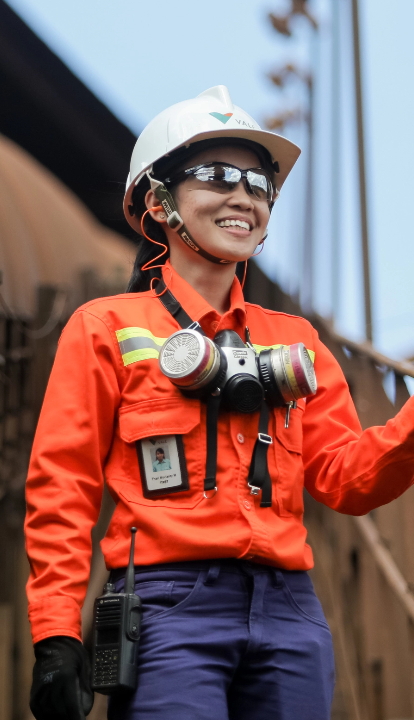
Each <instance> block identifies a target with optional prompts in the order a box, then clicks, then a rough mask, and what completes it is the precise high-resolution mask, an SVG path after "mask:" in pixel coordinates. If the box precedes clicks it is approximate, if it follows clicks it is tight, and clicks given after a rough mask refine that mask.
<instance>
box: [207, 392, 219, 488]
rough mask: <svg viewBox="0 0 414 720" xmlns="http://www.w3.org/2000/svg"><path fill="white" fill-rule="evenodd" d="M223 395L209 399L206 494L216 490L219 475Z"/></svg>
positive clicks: (210, 396)
mask: <svg viewBox="0 0 414 720" xmlns="http://www.w3.org/2000/svg"><path fill="white" fill-rule="evenodd" d="M220 402H221V395H209V396H208V398H207V418H206V429H207V459H206V476H205V478H204V492H206V491H207V490H214V488H215V487H216V482H217V481H216V475H217V424H218V416H219V410H220Z"/></svg>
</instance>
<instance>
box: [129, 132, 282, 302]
mask: <svg viewBox="0 0 414 720" xmlns="http://www.w3.org/2000/svg"><path fill="white" fill-rule="evenodd" d="M229 145H230V146H233V147H245V148H247V149H248V150H251V151H252V152H254V153H255V155H257V157H258V159H259V161H260V164H261V167H263V169H264V170H267V172H268V173H269V174H270V177H271V178H273V177H274V173H275V172H278V165H277V163H273V161H272V158H271V156H270V153H269V152H268V151H267V150H266V148H264V147H263V146H262V145H259V144H258V143H256V142H253V141H252V140H245V139H244V138H237V137H228V138H227V137H220V138H210V139H209V140H201V141H200V142H196V143H193V145H190V146H189V147H181V148H178V149H177V150H174V151H173V152H172V153H171V154H170V155H167V156H165V157H163V158H161V159H160V160H157V161H156V162H155V163H154V166H153V171H152V173H151V174H152V176H153V177H154V178H156V179H157V180H161V181H164V180H165V178H166V177H168V175H169V173H170V172H171V170H172V169H174V170H180V169H182V168H184V167H185V165H187V164H188V162H189V161H190V160H191V158H192V157H194V155H198V153H200V152H203V150H207V149H210V148H212V147H223V146H225V147H226V146H227V147H228V146H229ZM149 189H150V183H149V180H148V178H147V176H146V175H144V177H143V178H142V180H140V182H139V184H138V186H137V187H136V188H135V189H134V191H133V193H132V205H130V206H129V212H130V213H131V215H135V216H136V217H137V218H139V219H141V218H142V216H143V214H144V212H145V211H146V210H147V207H146V205H145V196H146V194H147V192H148V190H149ZM144 223H145V232H146V233H147V235H149V237H151V238H153V240H156V241H157V242H160V243H163V244H164V245H166V246H167V252H166V253H165V255H163V256H162V258H160V260H159V261H158V263H159V264H162V265H164V263H165V261H166V260H167V258H169V256H170V248H169V245H168V239H167V236H166V234H165V232H164V230H163V228H162V226H161V224H160V223H158V222H156V220H153V218H152V217H151V216H150V215H149V214H148V215H147V216H146V218H145V221H144ZM160 252H161V248H160V246H159V245H155V244H154V243H152V242H150V241H149V240H147V239H146V238H145V237H142V238H141V240H140V241H139V246H138V252H137V255H136V258H135V262H134V267H133V269H132V274H131V277H130V280H129V283H128V286H127V289H126V292H127V293H136V292H145V291H147V290H149V289H150V284H151V280H152V278H154V277H156V278H160V277H161V268H156V269H154V270H144V271H142V266H143V265H145V264H146V263H147V262H150V261H151V260H154V259H155V258H156V257H157V255H159V254H160Z"/></svg>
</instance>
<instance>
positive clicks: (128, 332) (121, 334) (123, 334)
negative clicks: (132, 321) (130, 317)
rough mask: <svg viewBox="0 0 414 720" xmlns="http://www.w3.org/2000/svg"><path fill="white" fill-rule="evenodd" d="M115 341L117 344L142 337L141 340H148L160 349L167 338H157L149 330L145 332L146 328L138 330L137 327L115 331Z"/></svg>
mask: <svg viewBox="0 0 414 720" xmlns="http://www.w3.org/2000/svg"><path fill="white" fill-rule="evenodd" d="M115 334H116V339H117V340H118V342H122V340H129V339H130V338H135V337H143V338H150V340H152V341H153V342H155V343H156V345H159V346H160V347H161V346H162V345H164V343H165V341H166V339H167V338H159V337H156V336H155V335H153V334H152V332H151V331H150V330H147V329H146V328H139V327H127V328H122V330H116V331H115Z"/></svg>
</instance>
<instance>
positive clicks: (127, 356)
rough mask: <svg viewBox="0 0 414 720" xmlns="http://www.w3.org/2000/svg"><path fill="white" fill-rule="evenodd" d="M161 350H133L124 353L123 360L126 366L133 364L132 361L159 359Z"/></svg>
mask: <svg viewBox="0 0 414 720" xmlns="http://www.w3.org/2000/svg"><path fill="white" fill-rule="evenodd" d="M158 357H159V352H158V350H154V348H145V349H142V350H131V352H127V353H124V354H123V355H122V360H123V362H124V365H125V367H126V366H127V365H131V363H134V362H138V361H139V360H158Z"/></svg>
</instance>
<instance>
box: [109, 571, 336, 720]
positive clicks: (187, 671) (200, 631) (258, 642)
mask: <svg viewBox="0 0 414 720" xmlns="http://www.w3.org/2000/svg"><path fill="white" fill-rule="evenodd" d="M135 580H136V585H135V592H136V593H137V595H139V596H140V597H141V598H142V602H143V623H142V636H141V643H140V651H139V683H138V689H137V690H136V692H135V693H133V694H132V695H129V696H121V697H117V698H111V699H110V701H109V712H108V718H109V720H329V718H330V708H331V702H332V694H333V688H334V659H333V649H332V638H331V633H330V630H329V627H328V625H327V623H326V620H325V617H324V614H323V611H322V608H321V605H320V602H319V600H318V599H317V597H316V595H315V593H314V590H313V585H312V582H311V580H310V578H309V576H308V574H307V573H306V572H288V571H285V570H278V569H275V568H271V567H269V566H264V565H257V564H254V563H250V562H245V561H237V560H234V561H233V560H221V561H220V560H218V561H200V562H187V563H171V564H169V565H158V566H156V565H153V566H151V567H148V568H145V567H142V568H137V572H136V575H135ZM116 589H117V591H120V590H122V589H123V580H118V582H117V583H116Z"/></svg>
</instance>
